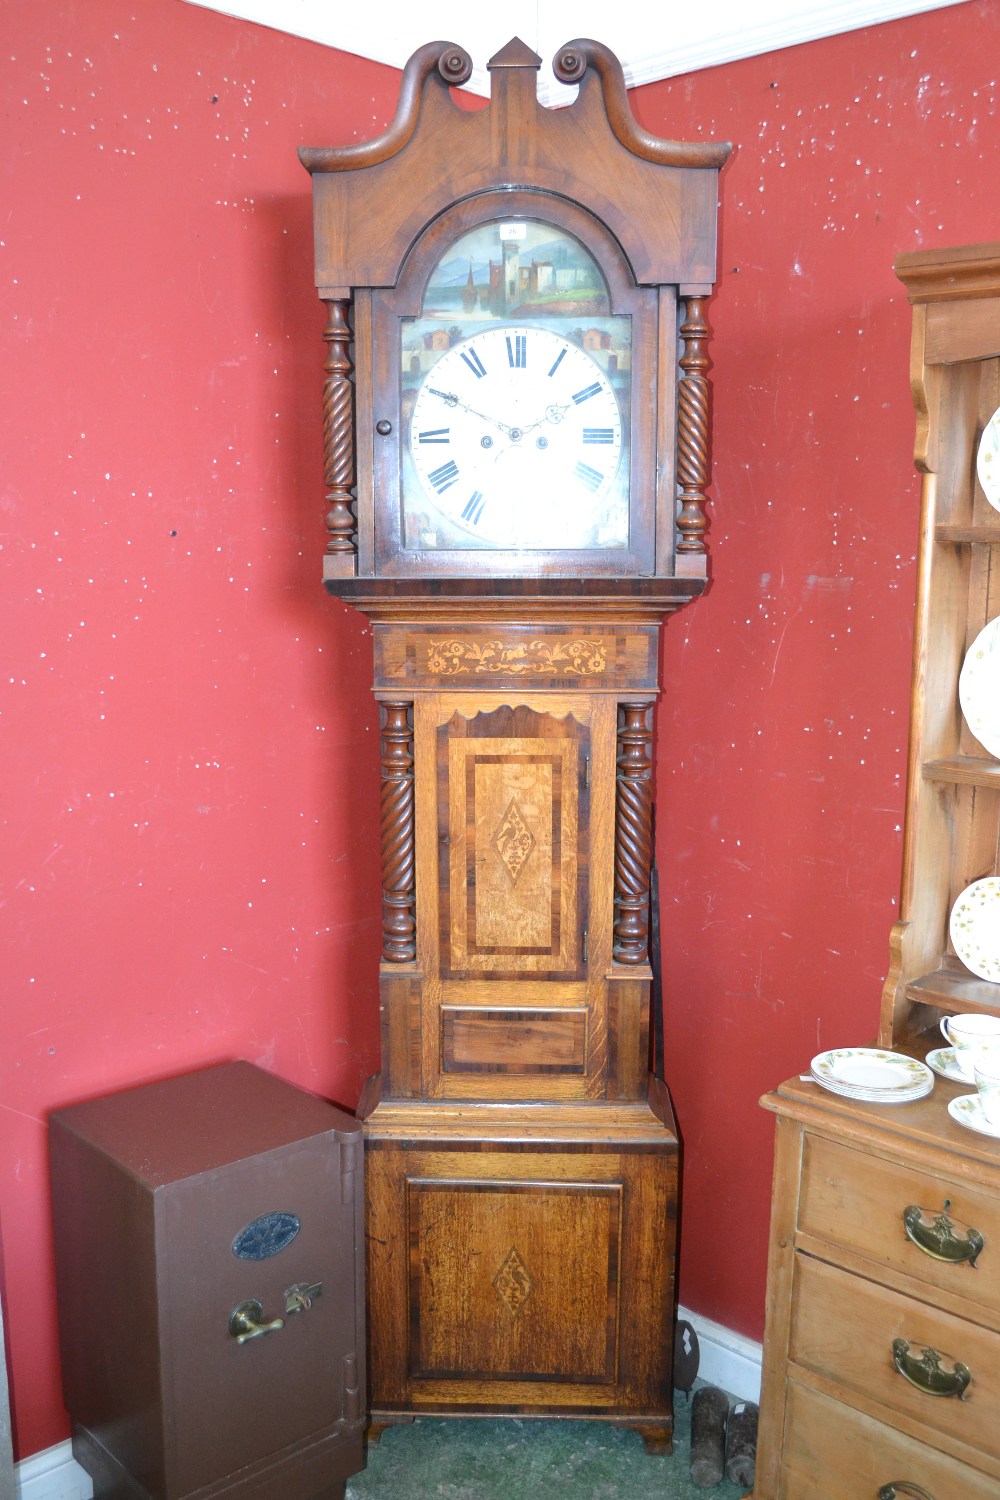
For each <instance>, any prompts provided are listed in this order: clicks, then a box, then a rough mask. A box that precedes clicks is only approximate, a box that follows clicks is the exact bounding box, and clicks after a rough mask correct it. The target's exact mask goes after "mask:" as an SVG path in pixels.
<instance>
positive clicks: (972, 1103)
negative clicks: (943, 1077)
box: [948, 1094, 1000, 1141]
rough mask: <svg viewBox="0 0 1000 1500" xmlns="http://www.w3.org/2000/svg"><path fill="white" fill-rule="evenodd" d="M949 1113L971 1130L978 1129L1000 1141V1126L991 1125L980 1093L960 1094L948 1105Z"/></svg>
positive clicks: (981, 1132) (981, 1133) (980, 1132)
mask: <svg viewBox="0 0 1000 1500" xmlns="http://www.w3.org/2000/svg"><path fill="white" fill-rule="evenodd" d="M948 1113H949V1114H950V1115H951V1118H952V1119H953V1120H957V1121H958V1123H959V1125H965V1126H967V1127H968V1129H969V1130H978V1131H979V1134H980V1135H991V1136H992V1137H993V1139H994V1140H995V1141H1000V1126H998V1125H991V1124H990V1122H989V1120H987V1118H986V1115H985V1113H984V1112H983V1106H982V1101H981V1100H980V1098H979V1095H978V1094H959V1096H958V1098H957V1099H952V1101H951V1103H950V1104H949V1105H948Z"/></svg>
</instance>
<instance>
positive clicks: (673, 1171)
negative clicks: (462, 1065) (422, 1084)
mask: <svg viewBox="0 0 1000 1500" xmlns="http://www.w3.org/2000/svg"><path fill="white" fill-rule="evenodd" d="M365 1143H366V1192H367V1200H368V1292H369V1340H370V1364H369V1369H370V1373H371V1413H372V1420H373V1422H374V1423H375V1424H376V1425H377V1426H379V1427H382V1426H385V1425H387V1424H388V1423H390V1422H394V1421H399V1420H401V1419H403V1420H405V1419H406V1418H408V1417H413V1416H418V1415H434V1416H476V1415H479V1416H482V1415H491V1416H499V1415H511V1416H537V1417H548V1418H553V1417H572V1418H577V1419H579V1418H595V1419H603V1420H606V1421H610V1422H614V1423H617V1424H620V1425H625V1426H629V1427H634V1428H636V1429H637V1430H639V1431H641V1432H642V1433H643V1436H644V1438H645V1439H646V1440H647V1447H648V1448H649V1450H650V1451H654V1452H669V1450H670V1441H671V1434H672V1430H673V1408H672V1390H671V1386H672V1381H671V1371H672V1365H673V1350H672V1336H673V1321H674V1249H673V1247H674V1223H675V1219H676V1206H677V1180H678V1155H679V1151H678V1141H677V1134H676V1129H675V1127H674V1121H673V1114H672V1111H671V1108H670V1099H669V1095H668V1093H667V1090H666V1088H665V1087H664V1086H663V1084H662V1083H660V1082H659V1081H658V1080H651V1082H650V1090H649V1097H648V1099H647V1100H636V1101H627V1102H620V1103H572V1104H552V1103H544V1104H493V1103H477V1102H474V1101H461V1102H459V1101H450V1102H448V1103H437V1102H429V1101H412V1100H386V1101H382V1102H380V1103H379V1104H377V1105H376V1106H375V1108H374V1109H373V1111H372V1112H371V1113H370V1114H369V1116H368V1118H367V1119H366V1121H365Z"/></svg>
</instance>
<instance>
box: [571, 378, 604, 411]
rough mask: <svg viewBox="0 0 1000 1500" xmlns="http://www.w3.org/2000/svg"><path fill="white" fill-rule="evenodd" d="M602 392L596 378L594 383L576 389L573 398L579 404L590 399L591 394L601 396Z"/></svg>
mask: <svg viewBox="0 0 1000 1500" xmlns="http://www.w3.org/2000/svg"><path fill="white" fill-rule="evenodd" d="M600 394H601V387H600V386H599V385H598V383H597V381H596V380H595V381H594V383H593V385H585V386H584V388H583V390H582V391H575V392H574V394H573V400H574V401H575V402H576V404H577V406H579V405H580V402H581V401H589V400H590V398H591V396H599V395H600Z"/></svg>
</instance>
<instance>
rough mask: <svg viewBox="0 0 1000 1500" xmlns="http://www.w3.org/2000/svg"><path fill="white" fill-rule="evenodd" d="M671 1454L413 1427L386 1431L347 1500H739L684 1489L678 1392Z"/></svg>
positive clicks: (550, 1429) (559, 1427)
mask: <svg viewBox="0 0 1000 1500" xmlns="http://www.w3.org/2000/svg"><path fill="white" fill-rule="evenodd" d="M674 1422H675V1427H674V1451H673V1454H672V1456H671V1457H670V1458H651V1457H650V1456H649V1455H648V1454H647V1453H646V1450H645V1448H644V1447H643V1443H642V1438H641V1437H640V1436H639V1434H638V1433H636V1432H630V1431H629V1430H628V1429H627V1428H618V1427H612V1426H611V1425H610V1424H609V1423H606V1422H569V1421H567V1422H546V1421H530V1420H523V1419H520V1418H516V1417H507V1418H503V1419H492V1418H483V1419H479V1420H460V1419H454V1420H445V1419H442V1418H432V1417H421V1418H419V1420H417V1421H416V1422H413V1423H411V1424H410V1425H409V1426H400V1427H393V1428H390V1429H389V1430H388V1431H387V1432H385V1433H384V1434H383V1436H382V1438H381V1441H380V1442H379V1443H378V1444H376V1445H375V1446H373V1447H370V1448H369V1450H368V1467H367V1469H366V1470H365V1471H364V1473H362V1474H356V1475H355V1476H354V1478H353V1479H351V1480H349V1481H348V1485H347V1500H388V1497H389V1496H392V1497H393V1500H548V1497H550V1496H551V1497H552V1500H557V1497H558V1500H693V1497H695V1496H702V1497H705V1496H711V1497H715V1500H738V1497H741V1496H743V1495H745V1494H746V1490H745V1488H744V1487H743V1486H742V1485H737V1484H729V1483H728V1482H727V1481H725V1480H724V1481H723V1482H722V1484H719V1485H715V1486H714V1487H712V1488H709V1489H704V1488H699V1487H698V1486H697V1485H695V1484H693V1483H692V1481H691V1474H690V1470H689V1448H690V1430H691V1402H690V1398H689V1397H688V1396H685V1395H684V1394H683V1393H681V1392H677V1395H676V1397H675V1404H674Z"/></svg>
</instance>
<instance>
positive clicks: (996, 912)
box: [948, 875, 1000, 984]
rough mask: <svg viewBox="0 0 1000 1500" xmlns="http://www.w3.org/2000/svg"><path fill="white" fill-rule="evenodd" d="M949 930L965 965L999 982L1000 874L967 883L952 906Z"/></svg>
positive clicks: (994, 982)
mask: <svg viewBox="0 0 1000 1500" xmlns="http://www.w3.org/2000/svg"><path fill="white" fill-rule="evenodd" d="M948 930H949V932H950V934H951V941H952V943H953V944H954V947H955V952H956V953H957V954H958V956H959V958H960V959H961V960H962V962H963V964H964V965H965V967H966V968H967V969H971V970H972V972H973V974H978V976H979V978H980V979H989V980H990V981H992V983H993V984H1000V875H987V877H986V879H985V880H974V881H973V882H972V884H971V885H969V886H966V888H965V890H964V891H963V892H962V894H961V895H960V896H959V898H958V900H957V901H956V902H955V905H954V906H953V907H952V909H951V921H950V923H949V924H948Z"/></svg>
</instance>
